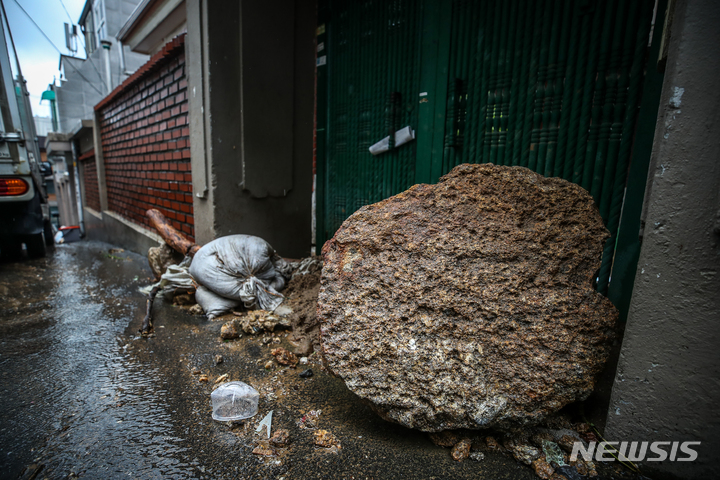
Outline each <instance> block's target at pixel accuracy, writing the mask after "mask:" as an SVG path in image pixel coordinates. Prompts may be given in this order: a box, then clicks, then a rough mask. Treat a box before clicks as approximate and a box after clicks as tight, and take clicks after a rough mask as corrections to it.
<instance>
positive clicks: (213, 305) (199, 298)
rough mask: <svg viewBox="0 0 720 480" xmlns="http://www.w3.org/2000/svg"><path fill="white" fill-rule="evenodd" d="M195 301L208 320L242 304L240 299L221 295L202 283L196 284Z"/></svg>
mask: <svg viewBox="0 0 720 480" xmlns="http://www.w3.org/2000/svg"><path fill="white" fill-rule="evenodd" d="M195 301H196V302H197V303H198V305H200V306H201V307H202V309H203V312H205V315H207V317H208V318H209V319H210V320H212V319H213V318H215V317H219V316H220V315H222V314H224V313H227V312H229V311H231V310H233V309H234V308H237V307H239V306H240V305H242V302H241V301H240V300H231V299H229V298H225V297H221V296H220V295H218V294H217V293H213V291H212V290H209V289H207V288H205V287H203V286H202V285H198V287H197V289H196V290H195Z"/></svg>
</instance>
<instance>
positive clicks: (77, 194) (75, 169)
mask: <svg viewBox="0 0 720 480" xmlns="http://www.w3.org/2000/svg"><path fill="white" fill-rule="evenodd" d="M70 147H71V148H72V161H73V175H74V176H75V200H76V203H77V209H78V222H79V223H80V234H81V235H82V236H83V237H84V236H85V212H84V211H83V202H82V195H81V192H80V168H79V166H78V164H79V163H80V161H79V160H78V149H77V146H76V145H75V140H70Z"/></svg>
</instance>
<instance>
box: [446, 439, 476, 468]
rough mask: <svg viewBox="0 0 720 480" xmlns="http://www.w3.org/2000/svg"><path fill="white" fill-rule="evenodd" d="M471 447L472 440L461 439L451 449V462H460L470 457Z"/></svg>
mask: <svg viewBox="0 0 720 480" xmlns="http://www.w3.org/2000/svg"><path fill="white" fill-rule="evenodd" d="M471 446H472V440H470V439H469V438H463V439H462V440H460V441H459V442H458V443H457V444H456V445H455V446H454V447H453V449H452V451H451V452H450V454H451V455H452V458H453V460H455V461H458V462H462V461H463V460H465V459H466V458H468V457H469V456H470V447H471Z"/></svg>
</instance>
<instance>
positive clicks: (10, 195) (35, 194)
mask: <svg viewBox="0 0 720 480" xmlns="http://www.w3.org/2000/svg"><path fill="white" fill-rule="evenodd" d="M2 14H3V15H2V19H1V21H0V83H2V85H0V256H2V257H5V258H13V257H19V256H20V254H21V252H22V245H23V244H25V247H26V249H27V253H28V256H30V257H42V256H44V255H45V249H46V246H47V245H52V243H53V239H52V226H51V224H50V213H49V207H48V201H47V193H46V192H45V187H44V186H43V183H44V182H43V175H45V174H47V173H46V172H45V171H44V170H47V168H48V167H49V165H47V166H45V165H42V164H41V158H40V149H39V146H38V142H37V136H36V134H35V124H34V123H33V118H32V110H31V108H30V102H29V99H28V96H29V95H28V92H27V88H26V86H25V80H24V78H23V76H22V73H21V72H20V65H19V63H17V62H16V65H17V75H16V76H15V78H14V79H13V71H12V65H11V63H10V55H9V50H8V45H7V42H6V37H5V33H6V32H5V26H6V25H7V24H6V19H7V17H5V12H4V10H3V12H2ZM10 38H12V37H10ZM12 53H13V55H14V57H15V58H17V55H16V54H15V51H14V47H13V52H12Z"/></svg>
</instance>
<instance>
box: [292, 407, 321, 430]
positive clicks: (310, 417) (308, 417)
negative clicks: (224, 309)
mask: <svg viewBox="0 0 720 480" xmlns="http://www.w3.org/2000/svg"><path fill="white" fill-rule="evenodd" d="M321 413H322V410H310V411H309V412H308V413H306V414H305V415H303V416H302V417H301V418H300V420H298V421H297V422H295V424H296V425H297V426H298V428H301V429H305V428H307V429H310V430H314V429H316V428H317V427H318V420H319V419H320V414H321Z"/></svg>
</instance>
